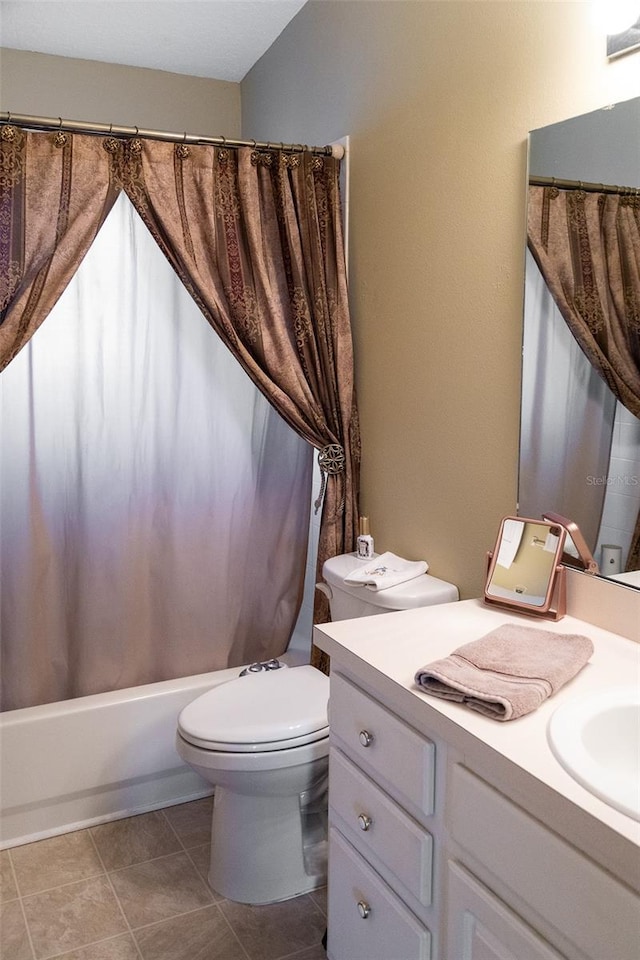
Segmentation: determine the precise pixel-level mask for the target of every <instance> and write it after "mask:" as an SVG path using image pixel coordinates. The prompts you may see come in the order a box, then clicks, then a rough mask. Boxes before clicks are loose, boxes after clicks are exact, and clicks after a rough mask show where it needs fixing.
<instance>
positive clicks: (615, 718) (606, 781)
mask: <svg viewBox="0 0 640 960" xmlns="http://www.w3.org/2000/svg"><path fill="white" fill-rule="evenodd" d="M548 737H549V743H550V745H551V749H552V750H553V752H554V754H555V755H556V757H557V759H558V761H559V762H560V763H561V764H562V766H563V767H564V768H565V770H566V771H567V773H569V774H571V776H572V777H573V778H574V779H575V780H577V781H578V782H579V783H581V784H582V786H583V787H586V788H587V790H590V791H591V793H593V794H595V796H597V797H600V799H601V800H604V801H605V803H608V804H609V805H610V806H612V807H615V809H616V810H620V811H621V812H622V813H626V814H627V816H629V817H633V818H634V819H635V820H640V688H639V687H638V686H628V687H616V688H615V689H609V690H604V691H602V692H601V693H594V694H592V695H591V696H589V697H585V698H584V699H581V700H576V701H570V702H569V703H566V704H564V705H563V706H561V707H559V708H558V709H557V710H556V712H555V713H554V714H553V715H552V717H551V720H550V721H549V727H548Z"/></svg>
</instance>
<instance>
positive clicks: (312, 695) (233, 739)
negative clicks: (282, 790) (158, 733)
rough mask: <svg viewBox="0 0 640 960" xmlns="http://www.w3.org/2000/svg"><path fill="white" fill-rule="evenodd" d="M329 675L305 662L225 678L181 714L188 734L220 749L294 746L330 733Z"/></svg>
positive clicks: (182, 727)
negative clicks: (226, 679)
mask: <svg viewBox="0 0 640 960" xmlns="http://www.w3.org/2000/svg"><path fill="white" fill-rule="evenodd" d="M328 699H329V678H328V677H326V676H325V675H324V674H323V673H321V672H320V671H319V670H317V669H316V668H315V667H312V666H310V665H305V666H301V667H292V668H290V669H288V670H268V671H262V672H260V673H256V674H249V675H247V676H244V677H237V678H236V679H234V680H230V681H228V682H227V683H223V684H220V685H219V686H217V687H214V688H213V690H209V691H208V692H207V693H205V694H202V696H200V697H198V698H197V699H196V700H194V701H193V702H192V703H190V704H188V705H187V706H186V707H185V708H184V709H183V710H182V712H181V713H180V716H179V717H178V731H179V733H180V736H181V737H183V739H184V740H186V741H188V742H189V743H191V744H193V745H194V746H197V747H201V748H203V749H205V750H212V751H216V752H218V753H253V752H257V751H259V752H272V751H276V750H289V749H292V748H294V747H298V746H302V745H304V744H307V743H314V742H316V741H318V740H322V739H325V738H327V737H328V736H329V721H328V718H327V703H328Z"/></svg>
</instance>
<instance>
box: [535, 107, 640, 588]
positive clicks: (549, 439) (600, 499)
mask: <svg viewBox="0 0 640 960" xmlns="http://www.w3.org/2000/svg"><path fill="white" fill-rule="evenodd" d="M529 178H530V180H531V179H532V178H535V179H543V180H544V179H548V180H550V179H551V178H556V179H557V180H559V181H562V180H568V181H575V182H577V183H580V182H582V183H583V184H589V183H593V184H607V185H618V186H620V187H625V188H629V189H634V188H635V189H638V188H640V98H636V99H633V100H628V101H625V102H623V103H619V104H616V105H614V106H610V107H606V108H603V109H601V110H596V111H594V112H593V113H589V114H585V115H584V116H581V117H575V118H573V119H570V120H566V121H563V122H562V123H557V124H553V125H552V126H549V127H544V128H542V129H540V130H534V131H532V132H531V134H530V137H529ZM526 256H527V261H526V270H525V317H524V338H523V368H522V407H521V431H520V459H519V483H518V511H517V512H518V514H519V515H520V516H522V517H540V516H542V515H543V513H544V512H545V511H548V510H553V511H554V512H556V513H558V514H561V515H563V516H565V517H571V518H572V519H574V520H575V521H576V522H577V524H578V526H579V528H580V530H581V531H582V533H583V535H584V539H585V541H586V543H587V545H588V547H589V550H590V551H591V553H592V554H593V555H594V557H595V559H596V561H597V562H598V564H599V567H600V572H601V575H603V576H610V577H612V578H613V579H615V580H619V581H620V583H621V588H623V587H629V586H631V587H634V588H636V589H640V570H631V571H626V569H625V568H626V566H627V558H628V556H629V548H630V545H631V542H632V537H633V535H634V530H635V528H636V523H637V518H638V512H639V509H640V420H639V419H638V418H637V417H636V416H634V415H633V414H632V413H631V412H630V411H629V410H628V409H626V408H625V407H624V406H623V405H622V404H621V403H619V402H618V401H617V400H616V398H615V397H614V395H613V393H612V392H611V391H610V390H609V388H608V386H607V385H606V383H605V382H604V380H602V379H601V377H600V376H599V375H598V374H597V373H596V372H595V370H594V369H593V368H592V366H591V364H590V362H589V360H588V359H587V357H586V354H585V353H583V351H582V349H581V348H580V346H579V345H578V343H577V341H576V340H575V338H574V337H573V335H572V334H571V332H570V330H569V328H568V326H567V324H566V322H565V321H564V319H563V317H562V316H561V314H560V312H559V311H558V309H557V307H556V305H555V302H554V299H553V297H552V296H551V294H550V292H549V290H548V288H547V285H546V283H545V281H544V280H543V279H542V276H541V274H540V271H539V269H538V265H537V263H536V261H535V260H534V258H533V256H532V255H531V253H530V252H529V250H527V254H526Z"/></svg>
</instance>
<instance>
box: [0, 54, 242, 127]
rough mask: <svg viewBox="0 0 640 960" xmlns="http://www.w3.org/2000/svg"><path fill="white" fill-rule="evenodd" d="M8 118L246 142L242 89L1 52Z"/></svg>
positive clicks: (2, 106) (1, 93)
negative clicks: (59, 119)
mask: <svg viewBox="0 0 640 960" xmlns="http://www.w3.org/2000/svg"><path fill="white" fill-rule="evenodd" d="M0 110H3V111H4V110H10V111H11V112H12V113H26V114H32V115H34V116H39V117H59V116H62V117H63V118H64V119H65V120H88V121H92V122H95V123H114V124H120V125H123V126H138V127H141V128H142V127H146V128H147V129H152V130H165V131H168V132H178V133H179V132H181V131H186V132H187V133H200V134H204V135H205V136H210V137H215V136H220V135H221V134H223V135H224V136H225V137H238V136H239V135H240V85H239V84H237V83H228V82H227V81H225V80H203V79H201V78H200V77H185V76H181V75H180V74H177V73H165V72H164V71H162V70H147V69H143V68H141V67H122V66H119V65H117V64H113V63H97V62H95V61H93V60H74V59H73V58H71V57H52V56H49V55H47V54H43V53H28V52H26V51H22V50H7V49H6V48H4V49H0Z"/></svg>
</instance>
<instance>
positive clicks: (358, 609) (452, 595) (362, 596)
mask: <svg viewBox="0 0 640 960" xmlns="http://www.w3.org/2000/svg"><path fill="white" fill-rule="evenodd" d="M366 562H370V561H364V560H358V557H357V556H356V554H355V553H343V554H341V555H340V556H338V557H330V558H329V559H328V560H326V561H325V563H324V565H323V567H322V576H323V578H324V581H325V582H324V583H320V584H318V585H317V586H318V589H319V590H322V592H323V593H325V594H326V595H327V597H328V598H329V605H330V607H331V619H332V620H334V621H335V620H351V619H354V618H355V617H371V616H374V615H376V614H379V613H392V612H393V611H397V610H410V609H412V608H414V607H428V606H431V605H432V604H434V603H451V602H452V601H454V600H458V599H459V594H458V588H457V587H456V586H454V584H452V583H447V581H446V580H438V578H437V577H432V576H430V574H428V573H424V574H422V576H420V577H414V578H413V580H407V581H406V582H405V583H399V584H398V585H397V586H395V587H387V588H386V589H385V590H370V589H369V587H366V586H364V585H361V584H351V583H345V582H344V578H345V577H347V576H349V574H350V573H353V571H354V570H357V568H358V566H359V565H362V564H363V563H366Z"/></svg>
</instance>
